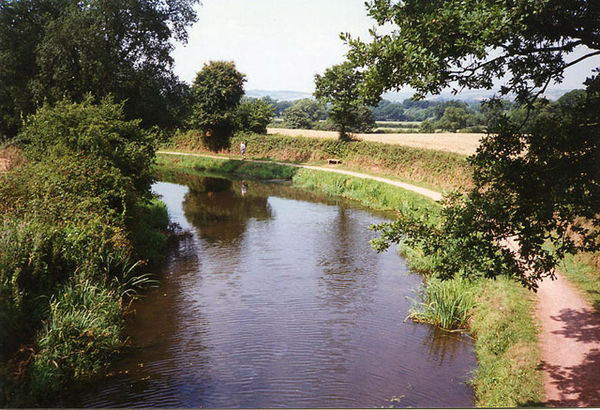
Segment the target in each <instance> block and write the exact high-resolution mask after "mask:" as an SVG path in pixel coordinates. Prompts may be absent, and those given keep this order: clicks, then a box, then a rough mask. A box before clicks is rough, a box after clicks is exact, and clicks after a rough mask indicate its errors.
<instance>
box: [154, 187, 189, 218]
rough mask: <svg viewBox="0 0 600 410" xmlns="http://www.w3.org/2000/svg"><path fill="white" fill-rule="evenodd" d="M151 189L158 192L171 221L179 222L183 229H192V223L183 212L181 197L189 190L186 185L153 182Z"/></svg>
mask: <svg viewBox="0 0 600 410" xmlns="http://www.w3.org/2000/svg"><path fill="white" fill-rule="evenodd" d="M152 191H153V192H155V193H159V194H160V199H161V200H162V201H163V202H164V203H165V204H166V205H167V210H168V211H169V219H170V220H171V222H175V223H177V224H179V226H181V228H182V229H183V230H190V229H192V225H191V224H190V223H189V222H188V221H187V219H185V216H184V214H183V199H184V197H185V195H186V194H187V193H188V192H189V189H188V187H186V186H185V185H179V184H172V183H170V182H155V183H154V184H153V185H152Z"/></svg>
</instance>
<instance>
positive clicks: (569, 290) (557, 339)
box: [159, 151, 600, 407]
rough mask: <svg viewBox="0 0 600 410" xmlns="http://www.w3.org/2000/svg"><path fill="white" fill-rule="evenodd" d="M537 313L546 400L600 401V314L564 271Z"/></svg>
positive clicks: (541, 296)
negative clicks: (563, 274)
mask: <svg viewBox="0 0 600 410" xmlns="http://www.w3.org/2000/svg"><path fill="white" fill-rule="evenodd" d="M159 153H160V154H168V155H186V156H196V157H204V158H216V159H224V160H227V159H236V160H239V159H240V158H239V157H237V158H233V157H224V156H216V155H205V154H193V153H183V152H170V151H159ZM246 161H251V162H258V163H268V164H279V165H287V166H293V167H298V168H306V169H314V170H319V171H328V172H335V173H338V174H343V175H350V176H354V177H357V178H366V179H372V180H374V181H379V182H383V183H386V184H389V185H393V186H397V187H399V188H402V189H406V190H408V191H412V192H416V193H418V194H420V195H423V196H425V197H427V198H430V199H432V200H434V201H439V200H440V199H442V194H440V193H439V192H435V191H432V190H429V189H425V188H421V187H418V186H415V185H411V184H407V183H404V182H399V181H394V180H392V179H389V178H382V177H377V176H373V175H368V174H361V173H358V172H353V171H346V170H343V169H337V168H330V167H320V166H312V165H302V164H290V163H284V162H271V161H261V160H252V159H247V160H246ZM537 299H538V302H537V309H536V312H535V313H536V315H537V317H538V319H539V323H540V326H541V329H540V340H539V343H540V353H541V360H542V368H543V369H544V387H545V392H546V403H547V404H548V405H550V406H559V407H600V315H599V314H598V312H596V311H595V309H594V308H593V307H592V306H591V305H590V304H589V303H588V302H587V301H586V300H585V299H584V298H583V297H582V296H581V294H580V293H579V292H578V291H577V290H576V289H575V288H573V286H572V285H571V284H570V283H568V282H567V281H566V280H565V279H564V278H563V277H562V276H560V275H558V277H557V280H554V281H551V280H545V281H543V282H542V283H541V284H540V288H539V290H538V292H537Z"/></svg>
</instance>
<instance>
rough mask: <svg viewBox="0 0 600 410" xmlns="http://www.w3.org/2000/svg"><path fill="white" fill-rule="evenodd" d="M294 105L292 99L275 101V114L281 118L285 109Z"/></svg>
mask: <svg viewBox="0 0 600 410" xmlns="http://www.w3.org/2000/svg"><path fill="white" fill-rule="evenodd" d="M292 105H294V103H293V102H292V101H277V102H276V103H275V116H276V117H279V118H281V117H283V113H284V112H285V110H286V109H288V108H289V107H291V106H292Z"/></svg>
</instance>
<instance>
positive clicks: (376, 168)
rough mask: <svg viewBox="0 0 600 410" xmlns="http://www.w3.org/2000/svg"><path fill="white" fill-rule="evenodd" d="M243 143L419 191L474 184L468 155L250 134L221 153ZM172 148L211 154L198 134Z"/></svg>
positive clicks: (263, 154) (259, 153)
mask: <svg viewBox="0 0 600 410" xmlns="http://www.w3.org/2000/svg"><path fill="white" fill-rule="evenodd" d="M241 141H245V142H246V145H247V147H248V148H247V155H248V156H249V157H252V158H254V159H265V160H277V161H286V162H292V163H313V164H322V163H324V162H325V161H327V159H329V158H336V159H340V160H342V161H343V167H344V168H348V169H354V170H360V171H364V172H366V173H375V174H377V175H380V176H383V175H386V176H392V177H396V178H399V179H400V180H402V181H405V182H410V183H414V184H416V185H420V186H426V187H437V189H455V188H458V187H461V186H464V187H468V186H470V185H471V167H470V166H469V164H468V163H467V161H466V158H465V156H463V155H459V154H454V153H450V152H443V151H435V150H427V149H418V148H412V147H406V146H402V145H392V144H383V143H379V142H369V141H340V140H335V139H319V138H305V137H289V136H283V135H259V134H249V135H237V136H235V137H234V138H232V140H231V145H230V146H231V147H232V148H230V150H224V151H222V152H221V153H223V154H229V155H231V154H234V155H237V154H239V152H238V150H237V147H239V145H240V142H241ZM167 148H168V149H175V150H184V151H192V152H204V153H208V152H209V150H208V149H207V148H206V147H205V146H204V144H203V143H202V139H201V137H200V135H199V134H198V133H197V132H194V131H189V132H186V133H179V134H176V135H175V136H174V137H173V139H172V142H171V143H170V145H169V146H168V147H167Z"/></svg>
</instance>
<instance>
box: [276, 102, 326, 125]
mask: <svg viewBox="0 0 600 410" xmlns="http://www.w3.org/2000/svg"><path fill="white" fill-rule="evenodd" d="M324 115H325V108H324V107H323V105H322V104H319V103H318V102H317V101H315V100H312V99H310V98H303V99H301V100H297V101H296V102H294V104H293V105H292V106H290V107H288V108H286V109H285V111H284V112H283V122H284V123H285V125H286V127H290V128H307V129H310V128H312V127H313V124H314V123H315V121H319V120H320V119H321V118H322V117H323V116H324Z"/></svg>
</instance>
